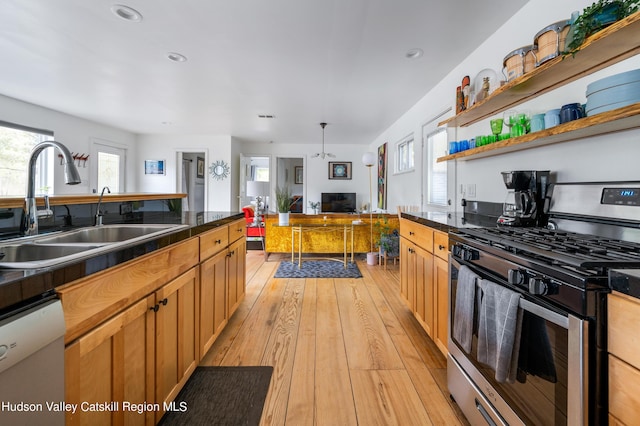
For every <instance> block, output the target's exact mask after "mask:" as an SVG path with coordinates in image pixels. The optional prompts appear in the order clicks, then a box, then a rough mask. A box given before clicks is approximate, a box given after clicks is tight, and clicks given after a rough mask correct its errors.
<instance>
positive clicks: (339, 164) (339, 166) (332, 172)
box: [329, 161, 351, 179]
mask: <svg viewBox="0 0 640 426" xmlns="http://www.w3.org/2000/svg"><path fill="white" fill-rule="evenodd" d="M329 179H351V161H329Z"/></svg>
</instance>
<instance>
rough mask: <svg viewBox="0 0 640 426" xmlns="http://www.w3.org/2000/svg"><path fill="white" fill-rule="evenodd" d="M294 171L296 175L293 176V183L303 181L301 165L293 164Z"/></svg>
mask: <svg viewBox="0 0 640 426" xmlns="http://www.w3.org/2000/svg"><path fill="white" fill-rule="evenodd" d="M294 171H295V175H296V176H295V183H297V184H298V183H300V184H302V183H304V181H303V177H302V171H303V168H302V166H295V167H294Z"/></svg>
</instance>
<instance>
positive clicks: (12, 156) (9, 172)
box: [0, 121, 54, 197]
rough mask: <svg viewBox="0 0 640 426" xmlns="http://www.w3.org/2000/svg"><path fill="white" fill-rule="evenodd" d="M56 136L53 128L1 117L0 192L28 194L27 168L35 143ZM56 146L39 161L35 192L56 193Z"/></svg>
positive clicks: (42, 155) (1, 193)
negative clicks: (54, 174) (44, 128)
mask: <svg viewBox="0 0 640 426" xmlns="http://www.w3.org/2000/svg"><path fill="white" fill-rule="evenodd" d="M46 140H53V132H51V131H49V130H41V129H34V128H31V127H26V126H21V125H18V124H13V123H6V122H2V121H0V195H3V196H23V197H24V196H26V195H27V168H28V167H29V157H30V156H31V150H32V149H33V147H34V146H36V144H38V143H40V142H43V141H46ZM53 164H54V148H47V149H45V150H43V151H42V152H41V153H40V155H39V156H38V159H37V161H36V176H35V179H36V194H37V195H40V194H51V193H53V188H54V187H53Z"/></svg>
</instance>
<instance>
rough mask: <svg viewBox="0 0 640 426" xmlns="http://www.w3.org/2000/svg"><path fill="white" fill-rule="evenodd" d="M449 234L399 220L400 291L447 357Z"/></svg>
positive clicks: (406, 220)
mask: <svg viewBox="0 0 640 426" xmlns="http://www.w3.org/2000/svg"><path fill="white" fill-rule="evenodd" d="M448 247H449V246H448V236H447V234H446V233H444V232H440V231H436V230H434V229H432V228H429V227H427V226H424V225H420V224H418V223H416V222H412V221H410V220H408V219H404V218H403V219H401V220H400V293H401V296H402V298H403V299H404V300H405V302H406V303H407V306H408V307H409V309H411V311H412V312H413V314H414V315H415V317H416V318H417V320H418V322H419V323H420V325H421V326H422V327H423V328H424V329H425V331H426V332H427V334H428V335H429V337H431V339H433V341H434V342H435V343H436V345H437V346H438V348H439V349H440V351H442V353H443V354H444V355H445V356H446V354H447V339H448V337H447V336H448V330H447V324H448V285H449V264H448V253H449V251H448Z"/></svg>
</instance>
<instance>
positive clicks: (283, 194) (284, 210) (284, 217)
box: [276, 185, 291, 226]
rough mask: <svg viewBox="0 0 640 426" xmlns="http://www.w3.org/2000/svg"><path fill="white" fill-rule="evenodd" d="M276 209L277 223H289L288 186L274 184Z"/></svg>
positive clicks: (289, 200) (285, 224)
mask: <svg viewBox="0 0 640 426" xmlns="http://www.w3.org/2000/svg"><path fill="white" fill-rule="evenodd" d="M276 209H277V210H278V224H279V225H281V226H288V225H289V210H290V209H291V191H290V190H289V187H288V186H286V185H285V186H283V187H279V186H276Z"/></svg>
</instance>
